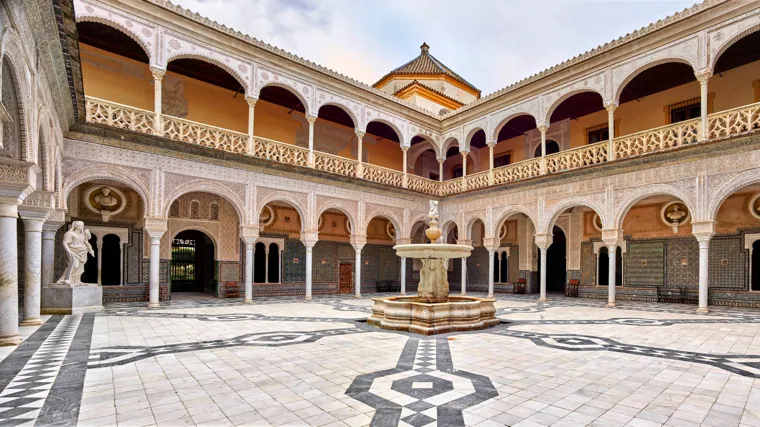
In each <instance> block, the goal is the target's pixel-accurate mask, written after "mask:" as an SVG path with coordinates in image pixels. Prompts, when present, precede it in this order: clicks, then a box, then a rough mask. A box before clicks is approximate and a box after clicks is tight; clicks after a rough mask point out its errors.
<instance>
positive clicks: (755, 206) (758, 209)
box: [747, 193, 760, 219]
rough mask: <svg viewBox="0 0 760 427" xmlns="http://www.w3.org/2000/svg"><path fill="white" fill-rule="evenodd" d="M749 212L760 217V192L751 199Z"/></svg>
mask: <svg viewBox="0 0 760 427" xmlns="http://www.w3.org/2000/svg"><path fill="white" fill-rule="evenodd" d="M747 207H748V209H749V213H751V214H752V216H754V217H755V218H757V219H760V193H757V194H755V195H754V196H752V198H751V199H750V200H749V206H747Z"/></svg>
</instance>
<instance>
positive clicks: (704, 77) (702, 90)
mask: <svg viewBox="0 0 760 427" xmlns="http://www.w3.org/2000/svg"><path fill="white" fill-rule="evenodd" d="M696 77H697V80H699V94H700V99H699V108H700V117H701V121H700V123H699V140H700V141H704V140H706V139H707V138H708V136H709V135H708V134H707V82H708V81H709V80H710V77H712V73H710V72H706V73H702V74H697V76H696ZM705 310H707V308H705Z"/></svg>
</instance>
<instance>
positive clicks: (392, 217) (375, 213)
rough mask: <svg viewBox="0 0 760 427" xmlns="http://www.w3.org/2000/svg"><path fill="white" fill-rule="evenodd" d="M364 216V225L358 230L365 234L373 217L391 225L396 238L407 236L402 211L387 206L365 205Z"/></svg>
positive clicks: (407, 232)
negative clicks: (381, 218) (386, 221)
mask: <svg viewBox="0 0 760 427" xmlns="http://www.w3.org/2000/svg"><path fill="white" fill-rule="evenodd" d="M365 209H366V214H365V217H364V225H363V226H362V228H361V229H360V231H361V230H363V231H364V232H365V233H366V231H367V226H369V222H370V221H372V219H373V218H375V217H383V218H385V219H387V220H388V221H390V222H391V224H393V227H394V229H395V230H396V236H399V235H401V236H409V232H410V230H406V229H405V227H404V212H403V209H398V208H392V207H389V206H382V205H377V204H374V203H366V204H365Z"/></svg>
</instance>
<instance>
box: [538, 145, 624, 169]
mask: <svg viewBox="0 0 760 427" xmlns="http://www.w3.org/2000/svg"><path fill="white" fill-rule="evenodd" d="M608 147H609V142H608V141H604V142H597V143H596V144H591V145H584V146H582V147H577V148H572V149H570V150H566V151H561V152H559V153H555V154H550V155H548V156H546V171H547V172H549V173H553V172H561V171H569V170H573V169H579V168H582V167H585V166H591V165H596V164H599V163H604V162H606V161H607V149H608Z"/></svg>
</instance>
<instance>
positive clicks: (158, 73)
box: [150, 67, 166, 136]
mask: <svg viewBox="0 0 760 427" xmlns="http://www.w3.org/2000/svg"><path fill="white" fill-rule="evenodd" d="M150 72H151V74H153V114H155V119H154V121H153V134H154V135H159V136H160V135H163V134H164V126H163V117H161V115H162V114H163V110H162V108H161V97H162V92H163V91H162V82H163V80H164V74H166V70H162V69H160V68H156V67H150Z"/></svg>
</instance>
